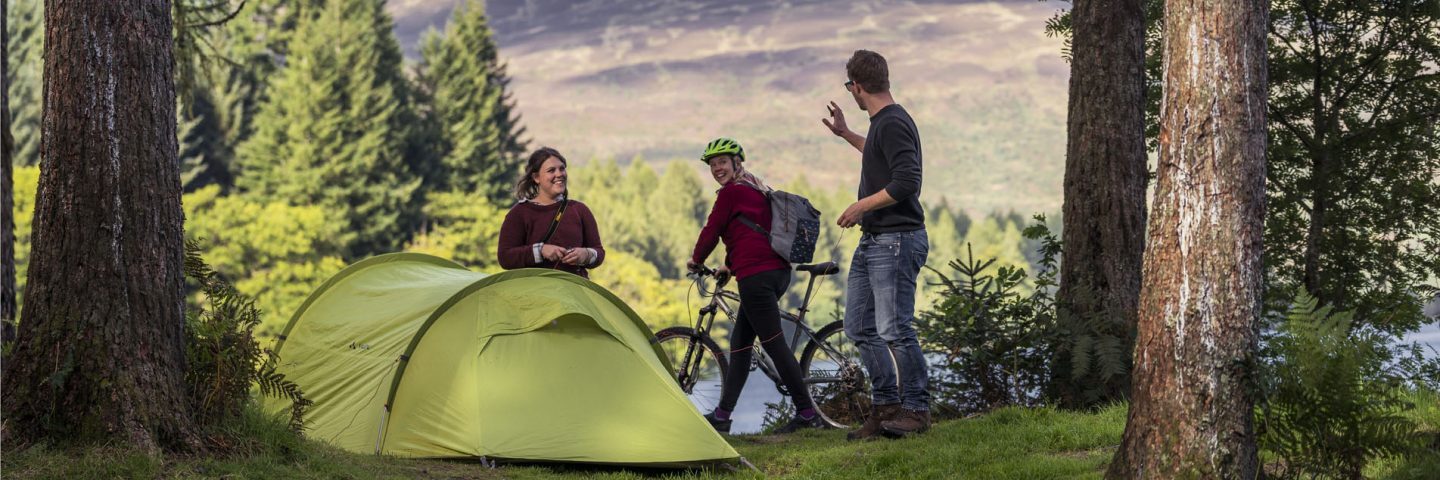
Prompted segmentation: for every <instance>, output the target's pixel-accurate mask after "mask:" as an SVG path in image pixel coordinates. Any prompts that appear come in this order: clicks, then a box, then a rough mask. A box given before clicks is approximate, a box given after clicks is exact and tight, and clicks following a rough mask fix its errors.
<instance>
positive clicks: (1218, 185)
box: [1106, 0, 1269, 479]
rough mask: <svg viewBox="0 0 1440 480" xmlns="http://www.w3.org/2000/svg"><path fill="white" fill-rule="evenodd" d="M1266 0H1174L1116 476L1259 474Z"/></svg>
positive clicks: (1169, 8)
mask: <svg viewBox="0 0 1440 480" xmlns="http://www.w3.org/2000/svg"><path fill="white" fill-rule="evenodd" d="M1268 8H1269V6H1268V2H1266V1H1265V0H1211V1H1203V2H1202V1H1199V0H1168V2H1167V3H1166V6H1165V27H1164V28H1165V32H1164V38H1165V40H1164V41H1165V77H1164V78H1165V80H1164V82H1165V84H1164V87H1165V94H1164V102H1163V106H1162V107H1161V113H1160V115H1161V118H1160V139H1159V140H1160V160H1159V182H1158V185H1157V187H1156V192H1155V198H1154V206H1153V209H1154V210H1153V214H1152V216H1151V217H1150V228H1149V238H1148V243H1147V244H1146V248H1145V265H1144V274H1145V277H1144V278H1145V285H1144V287H1143V288H1142V291H1141V295H1140V317H1139V320H1140V323H1139V335H1138V338H1137V342H1136V351H1135V372H1134V382H1135V384H1134V389H1133V390H1132V400H1131V405H1130V412H1129V418H1128V419H1127V421H1126V424H1125V435H1124V437H1123V439H1122V440H1121V443H1120V448H1119V450H1118V451H1117V452H1116V455H1115V459H1114V461H1113V462H1112V463H1111V465H1110V468H1109V471H1108V472H1107V475H1106V476H1107V477H1108V478H1111V479H1118V478H1135V479H1140V478H1236V479H1251V478H1255V476H1256V473H1257V471H1258V470H1257V469H1258V456H1257V453H1256V445H1255V432H1254V428H1253V425H1252V410H1253V407H1254V399H1253V398H1252V397H1253V393H1252V390H1253V388H1252V387H1253V385H1254V379H1253V377H1252V375H1254V363H1255V353H1256V348H1257V338H1256V337H1257V334H1256V328H1257V325H1258V321H1259V315H1260V312H1261V310H1260V309H1261V289H1262V286H1263V283H1262V280H1263V271H1262V262H1261V254H1262V248H1263V242H1262V234H1263V222H1264V218H1265V215H1264V213H1265V144H1266V137H1265V135H1266V130H1265V128H1266V124H1265V105H1266V82H1267V77H1266V49H1265V41H1266V36H1265V32H1266V22H1267V17H1268V13H1269V12H1268Z"/></svg>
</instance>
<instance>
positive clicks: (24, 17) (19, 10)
mask: <svg viewBox="0 0 1440 480" xmlns="http://www.w3.org/2000/svg"><path fill="white" fill-rule="evenodd" d="M9 9H10V11H8V12H6V17H5V18H6V22H5V32H6V34H7V35H8V36H9V43H8V45H7V47H6V50H5V56H6V57H7V58H6V60H7V62H8V63H9V70H8V71H7V72H6V76H7V78H6V79H5V81H6V82H9V83H8V85H9V93H10V134H11V135H12V136H13V137H14V139H15V145H14V148H15V149H14V151H13V152H12V155H11V157H10V158H11V162H12V163H14V164H15V165H17V166H25V165H38V164H39V163H40V107H41V105H42V104H43V103H44V102H43V101H42V99H41V94H42V93H43V90H42V88H41V87H42V85H41V83H40V82H41V77H40V75H41V73H42V71H43V69H44V67H45V58H44V57H43V56H42V55H44V53H45V2H44V1H42V0H13V1H11V2H10V5H9Z"/></svg>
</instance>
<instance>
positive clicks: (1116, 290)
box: [1049, 0, 1147, 408]
mask: <svg viewBox="0 0 1440 480" xmlns="http://www.w3.org/2000/svg"><path fill="white" fill-rule="evenodd" d="M1143 13H1144V9H1143V2H1142V0H1076V1H1075V10H1074V11H1073V12H1072V15H1071V19H1070V20H1071V27H1072V28H1073V33H1074V37H1073V43H1072V46H1071V55H1072V60H1071V75H1070V106H1069V115H1068V117H1067V130H1068V132H1069V133H1068V135H1069V141H1068V146H1067V149H1066V155H1065V206H1064V218H1063V220H1064V222H1065V228H1064V231H1063V235H1064V240H1063V245H1064V246H1063V248H1064V254H1063V258H1064V259H1065V261H1064V262H1062V263H1061V266H1060V289H1059V291H1058V292H1057V293H1056V298H1055V302H1056V304H1057V305H1058V306H1059V309H1058V310H1059V315H1058V319H1059V322H1060V324H1061V325H1062V326H1063V328H1067V329H1070V330H1072V331H1074V333H1076V334H1078V335H1079V336H1084V337H1086V338H1088V337H1091V336H1093V337H1098V338H1100V339H1101V340H1102V341H1105V342H1106V343H1115V342H1119V343H1120V344H1122V345H1124V347H1123V348H1122V349H1121V350H1122V351H1126V352H1128V351H1129V350H1130V348H1129V346H1130V344H1131V341H1132V340H1131V338H1132V335H1133V332H1134V329H1135V312H1136V306H1137V304H1138V302H1139V300H1140V264H1141V255H1142V253H1143V252H1144V246H1145V245H1144V242H1145V240H1144V239H1145V186H1146V183H1147V178H1146V171H1145V161H1146V157H1145V115H1144V111H1145V110H1144V107H1145V55H1144V48H1145V42H1144V40H1145V19H1144V15H1143ZM1086 326H1098V327H1100V328H1098V329H1096V328H1087V327H1086ZM1068 338H1074V337H1068ZM1068 338H1062V339H1061V343H1062V345H1061V346H1060V348H1058V349H1057V353H1058V355H1057V357H1056V363H1055V368H1054V370H1053V372H1052V373H1053V374H1054V375H1053V378H1052V379H1051V381H1050V385H1049V390H1050V394H1051V395H1052V396H1053V397H1054V398H1055V399H1057V400H1058V401H1059V403H1060V405H1061V406H1063V407H1067V408H1080V407H1088V406H1094V405H1098V404H1100V403H1103V402H1108V401H1115V400H1118V399H1121V398H1124V397H1125V395H1126V394H1127V393H1128V391H1129V389H1130V378H1129V375H1128V368H1126V369H1122V370H1120V374H1118V375H1108V376H1106V375H1101V374H1100V373H1099V372H1098V371H1083V370H1079V369H1078V368H1075V367H1076V365H1079V364H1081V363H1077V362H1071V361H1070V360H1071V358H1070V355H1067V352H1068V351H1069V350H1070V348H1071V347H1075V346H1074V345H1068V344H1067V342H1066V340H1068Z"/></svg>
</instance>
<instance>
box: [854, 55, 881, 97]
mask: <svg viewBox="0 0 1440 480" xmlns="http://www.w3.org/2000/svg"><path fill="white" fill-rule="evenodd" d="M845 75H846V76H849V77H850V79H851V80H854V81H855V83H858V84H860V86H861V87H864V88H865V91H867V92H870V93H885V92H888V91H890V67H889V66H888V65H886V64H885V57H882V56H880V54H878V53H875V52H872V51H869V50H856V51H855V54H853V55H851V56H850V61H848V62H845Z"/></svg>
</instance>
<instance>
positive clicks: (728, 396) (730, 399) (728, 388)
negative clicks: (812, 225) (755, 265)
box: [720, 268, 815, 411]
mask: <svg viewBox="0 0 1440 480" xmlns="http://www.w3.org/2000/svg"><path fill="white" fill-rule="evenodd" d="M739 283H740V315H739V316H738V317H737V318H736V319H735V328H734V329H733V330H731V331H730V372H729V374H727V375H726V376H725V389H724V390H722V391H721V392H720V408H721V409H724V410H727V411H734V410H735V403H736V402H737V401H739V400H740V390H742V389H744V388H745V380H746V379H747V378H749V377H750V360H751V358H752V357H753V356H754V353H753V351H754V350H753V348H754V345H755V337H756V336H759V337H760V344H761V345H762V346H764V348H765V353H766V354H769V355H770V360H771V361H773V362H775V368H776V369H777V370H779V373H780V380H781V381H783V382H785V387H786V388H788V389H789V390H790V399H791V400H792V401H794V402H795V410H797V411H798V410H804V409H807V408H811V407H813V406H814V405H815V404H814V402H813V401H812V400H810V390H808V389H806V388H805V380H804V378H803V377H801V376H800V363H799V362H796V361H795V354H794V353H793V352H791V351H790V345H789V344H788V343H786V342H785V341H786V338H785V334H784V331H783V330H781V329H780V297H781V296H783V295H785V289H786V288H787V287H789V286H790V269H788V268H787V269H783V270H770V271H768V272H761V273H757V274H754V275H751V276H748V277H745V278H744V279H742V280H740V282H739Z"/></svg>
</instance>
